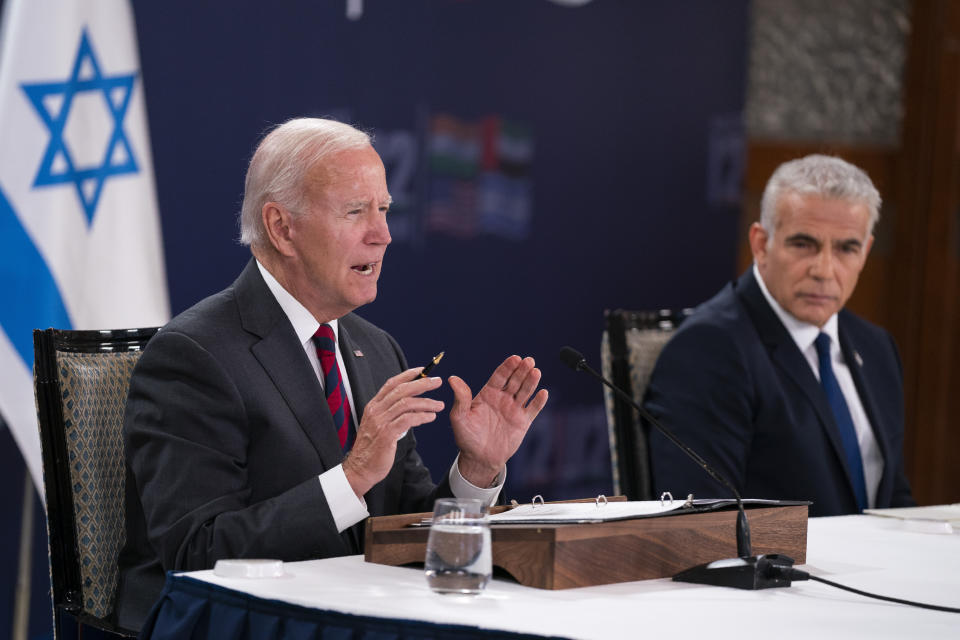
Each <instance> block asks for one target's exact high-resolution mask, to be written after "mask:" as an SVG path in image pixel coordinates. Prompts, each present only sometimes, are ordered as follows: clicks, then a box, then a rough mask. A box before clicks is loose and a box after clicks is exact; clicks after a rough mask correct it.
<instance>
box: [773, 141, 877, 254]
mask: <svg viewBox="0 0 960 640" xmlns="http://www.w3.org/2000/svg"><path fill="white" fill-rule="evenodd" d="M788 193H796V194H799V195H816V196H820V197H821V198H825V199H834V200H846V201H850V202H857V203H862V204H864V205H866V206H867V209H868V210H869V211H870V224H869V226H868V228H867V235H870V234H871V233H873V226H874V225H875V224H877V220H879V219H880V192H879V191H877V188H876V187H875V186H873V182H872V181H871V180H870V176H868V175H867V173H866V172H865V171H864V170H863V169H860V168H859V167H856V166H854V165H852V164H850V163H849V162H847V161H846V160H842V159H840V158H836V157H833V156H824V155H816V154H814V155H810V156H806V157H803V158H798V159H797V160H791V161H789V162H784V163H783V164H781V165H780V166H779V167H777V170H776V171H774V172H773V175H772V176H770V180H768V181H767V186H766V188H765V189H764V190H763V200H762V201H761V204H760V225H761V226H762V227H763V228H764V230H766V232H767V238H768V240H767V242H770V241H772V239H773V234H774V231H775V230H776V228H777V215H778V214H777V205H778V204H779V202H780V198H782V197H783V196H784V195H786V194H788Z"/></svg>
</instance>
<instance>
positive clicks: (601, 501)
mask: <svg viewBox="0 0 960 640" xmlns="http://www.w3.org/2000/svg"><path fill="white" fill-rule="evenodd" d="M596 502H597V508H598V509H599V508H600V507H605V506H607V496H605V495H603V494H602V493H601V494H600V495H598V496H597V500H596Z"/></svg>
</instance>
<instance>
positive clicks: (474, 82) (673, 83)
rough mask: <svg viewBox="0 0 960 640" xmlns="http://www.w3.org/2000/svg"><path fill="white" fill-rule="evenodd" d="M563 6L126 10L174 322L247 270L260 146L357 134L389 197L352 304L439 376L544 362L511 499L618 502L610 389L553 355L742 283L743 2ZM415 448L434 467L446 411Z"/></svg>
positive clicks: (446, 455) (535, 0) (476, 1)
mask: <svg viewBox="0 0 960 640" xmlns="http://www.w3.org/2000/svg"><path fill="white" fill-rule="evenodd" d="M564 4H577V3H569V2H567V3H563V2H556V1H551V0H521V1H517V0H500V1H491V0H485V1H481V0H405V1H404V2H396V1H394V0H367V1H365V2H355V1H354V2H350V1H347V0H344V1H333V0H331V1H328V2H316V1H315V0H304V1H302V2H285V3H273V4H270V5H267V4H261V3H239V4H238V3H230V4H222V3H194V2H164V3H153V2H136V3H135V9H136V15H137V23H138V31H139V38H140V46H141V50H142V67H143V74H144V82H145V90H146V96H147V103H148V111H149V118H150V126H151V132H152V138H153V149H154V160H155V165H156V172H157V183H158V190H159V198H160V210H161V216H162V221H163V232H164V242H165V245H166V257H167V270H168V273H169V282H170V290H171V297H172V304H173V308H174V311H175V312H177V311H181V310H183V309H185V308H186V307H188V306H190V305H191V304H193V303H194V302H196V301H197V300H199V299H201V298H202V297H204V296H206V295H209V294H211V293H213V292H215V291H217V290H219V289H220V288H222V287H223V286H225V285H227V284H228V283H229V282H230V281H231V280H232V279H233V278H234V277H235V275H236V274H237V273H238V272H239V270H240V269H241V267H242V266H243V264H244V262H245V261H246V259H247V256H248V252H247V251H246V249H245V248H242V247H240V246H238V244H237V242H236V236H237V232H236V212H237V211H238V209H239V203H240V200H241V197H242V190H243V176H244V171H245V167H246V163H247V162H248V160H249V156H250V154H251V152H252V149H253V147H254V145H255V143H256V140H257V139H258V137H259V136H260V134H261V133H262V132H263V131H264V130H265V129H266V128H267V127H268V126H270V125H271V124H274V123H278V122H282V121H283V120H285V119H287V118H289V117H294V116H299V115H333V116H336V117H339V118H341V119H345V120H348V121H350V122H352V123H355V124H358V125H359V126H362V127H364V128H366V129H368V130H370V131H371V132H373V133H374V135H375V137H376V144H377V147H378V149H379V150H380V152H381V154H382V155H383V157H384V160H385V162H386V164H387V170H388V181H389V183H390V184H389V186H390V189H391V192H392V193H393V194H394V198H395V199H396V201H397V204H396V206H395V208H394V210H393V212H392V213H391V216H392V217H391V224H392V229H393V235H394V243H393V245H392V246H391V248H390V250H389V251H388V253H387V258H386V261H385V266H384V273H383V276H382V278H381V281H380V282H381V286H380V295H379V298H378V299H377V301H376V302H375V303H373V304H371V305H369V306H367V307H365V308H363V309H361V311H360V313H361V314H362V315H364V316H365V317H367V318H368V319H370V320H372V321H374V322H376V323H378V324H380V325H381V326H383V327H384V328H386V329H388V330H389V331H391V332H392V333H393V334H394V335H395V336H396V337H397V339H398V340H399V341H400V343H401V345H403V346H404V348H405V350H406V353H407V356H408V358H409V359H410V360H411V362H412V363H420V362H421V361H424V362H425V361H426V360H427V359H428V358H429V357H431V356H432V355H433V354H435V353H437V352H438V351H440V350H441V349H444V350H446V352H447V355H446V358H445V359H444V361H443V363H442V364H441V366H440V367H439V368H438V369H437V373H438V374H439V375H449V374H451V373H456V374H458V375H460V376H462V377H463V378H464V379H466V380H467V382H468V383H469V384H471V385H472V386H473V388H474V390H476V389H478V388H479V387H480V386H481V385H482V384H483V382H484V381H485V380H486V377H487V375H489V373H490V371H492V369H493V368H494V367H495V366H496V364H498V363H499V362H500V361H501V360H502V358H504V357H505V356H506V355H508V354H510V353H520V354H525V355H533V356H534V357H535V358H536V359H537V362H538V363H539V365H540V366H541V368H542V369H543V373H544V378H543V383H544V386H546V387H547V388H548V389H549V390H550V392H551V401H550V404H549V406H548V409H547V411H546V413H545V415H544V416H543V419H542V420H540V421H538V423H537V424H535V426H534V432H533V433H531V436H530V438H529V442H528V443H526V444H525V446H524V447H523V448H522V449H521V451H520V452H519V453H518V459H517V460H518V462H519V464H515V465H512V467H511V475H510V477H509V478H508V492H507V493H508V495H509V497H517V498H528V497H529V495H528V494H529V493H530V492H536V493H541V492H546V491H548V492H549V493H548V497H557V498H559V497H566V496H567V495H569V494H570V493H575V494H577V495H581V494H590V493H595V492H600V491H603V492H606V493H609V492H610V490H611V479H610V469H609V460H608V459H607V456H608V454H607V450H606V447H607V444H606V433H605V427H604V422H603V420H604V419H603V413H602V404H601V392H600V389H599V388H597V387H596V386H595V385H594V383H592V382H591V381H589V380H583V379H580V378H577V377H575V376H574V375H573V373H572V372H570V371H569V370H566V369H564V368H562V366H561V365H560V364H559V363H558V360H557V356H556V354H557V351H558V349H559V348H560V347H561V346H562V345H564V344H571V345H573V346H575V347H577V348H579V349H581V350H582V351H583V352H584V353H585V354H587V356H588V357H589V358H590V360H591V361H593V362H594V363H598V360H599V342H600V334H601V331H602V317H603V310H604V309H605V308H615V307H628V308H657V307H678V306H688V305H692V304H695V303H697V302H699V301H701V300H703V299H705V298H706V297H708V296H709V295H710V294H712V293H713V292H714V291H715V290H716V289H718V288H719V287H720V286H721V285H722V284H723V282H724V281H725V280H727V279H729V278H730V277H732V276H733V275H734V265H735V251H736V238H735V231H736V215H737V211H738V207H737V206H736V198H737V197H738V193H739V175H740V173H739V162H740V159H741V157H742V156H741V152H740V151H741V146H742V136H741V134H740V128H739V114H740V112H741V110H742V104H743V95H744V76H745V61H746V27H747V13H746V12H747V2H746V0H742V1H734V2H723V3H718V2H712V1H710V0H702V1H699V2H698V1H691V2H683V3H675V2H632V1H627V0H620V1H618V0H595V1H593V2H587V3H581V4H582V6H580V7H570V6H563V5H564ZM351 7H352V8H353V9H354V10H355V11H356V10H357V9H359V11H360V13H359V15H354V16H353V17H352V18H351V17H350V16H349V15H348V13H349V11H350V9H351ZM498 212H501V213H498ZM439 397H441V399H444V400H446V401H448V402H449V401H450V400H451V395H450V394H449V393H447V392H444V393H441V394H440V396H439ZM418 438H419V440H420V442H421V452H422V454H423V456H424V458H425V459H426V461H427V463H428V465H429V466H430V467H431V469H432V471H433V473H434V475H435V476H436V475H438V474H439V473H442V472H443V471H444V470H445V468H446V466H447V465H448V463H449V461H450V459H451V457H452V455H453V451H454V445H453V440H452V436H451V434H450V432H449V428H448V427H447V425H446V424H445V421H438V422H437V423H435V424H434V425H430V426H425V427H422V428H420V430H419V431H418Z"/></svg>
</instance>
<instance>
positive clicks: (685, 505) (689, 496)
mask: <svg viewBox="0 0 960 640" xmlns="http://www.w3.org/2000/svg"><path fill="white" fill-rule="evenodd" d="M692 506H693V494H692V493H688V494H687V500H686V502H684V503H683V508H684V509H689V508H690V507H692Z"/></svg>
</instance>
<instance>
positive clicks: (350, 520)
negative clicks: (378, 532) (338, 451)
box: [319, 464, 466, 533]
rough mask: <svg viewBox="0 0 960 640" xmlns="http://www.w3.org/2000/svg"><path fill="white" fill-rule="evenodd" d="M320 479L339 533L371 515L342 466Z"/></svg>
mask: <svg viewBox="0 0 960 640" xmlns="http://www.w3.org/2000/svg"><path fill="white" fill-rule="evenodd" d="M319 478H320V488H321V489H322V490H323V495H324V497H326V499H327V506H328V507H329V508H330V513H331V514H333V523H334V524H335V525H337V532H338V533H340V532H343V531H344V530H346V529H348V528H350V527H352V526H353V525H355V524H357V523H358V522H360V521H361V520H363V519H364V518H366V517H367V516H369V515H370V512H368V511H367V501H366V500H364V499H363V498H358V497H357V494H356V493H354V491H353V487H351V486H350V483H349V482H347V474H345V473H344V472H343V465H342V464H338V465H337V466H335V467H334V468H333V469H330V470H328V471H324V472H323V473H321V474H320V476H319ZM464 482H466V481H464Z"/></svg>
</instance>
